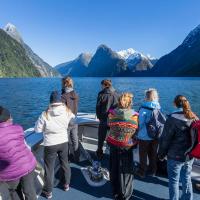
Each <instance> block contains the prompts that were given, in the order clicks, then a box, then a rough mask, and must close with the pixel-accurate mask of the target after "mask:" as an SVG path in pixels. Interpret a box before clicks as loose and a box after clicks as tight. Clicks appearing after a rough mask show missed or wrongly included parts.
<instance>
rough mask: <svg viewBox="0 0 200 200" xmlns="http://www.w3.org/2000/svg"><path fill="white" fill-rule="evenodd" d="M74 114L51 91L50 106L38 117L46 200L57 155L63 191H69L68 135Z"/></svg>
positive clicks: (49, 193)
mask: <svg viewBox="0 0 200 200" xmlns="http://www.w3.org/2000/svg"><path fill="white" fill-rule="evenodd" d="M74 118H75V116H74V114H73V113H72V112H71V111H70V110H69V109H68V108H67V107H66V106H65V105H64V104H63V103H62V102H61V96H60V95H59V93H58V92H57V91H53V92H52V93H51V96H50V105H49V107H48V109H47V110H46V111H44V112H43V113H42V114H41V116H40V117H39V119H38V121H37V122H36V125H35V132H42V133H43V137H44V170H45V174H44V182H45V185H44V189H43V193H44V195H45V196H46V198H48V199H50V198H52V189H53V179H54V165H55V160H56V157H57V155H58V157H59V160H60V164H61V167H62V169H63V171H64V178H65V184H64V185H63V189H64V190H65V191H68V190H69V184H70V177H71V170H70V166H69V163H68V134H67V129H68V125H69V123H73V119H74Z"/></svg>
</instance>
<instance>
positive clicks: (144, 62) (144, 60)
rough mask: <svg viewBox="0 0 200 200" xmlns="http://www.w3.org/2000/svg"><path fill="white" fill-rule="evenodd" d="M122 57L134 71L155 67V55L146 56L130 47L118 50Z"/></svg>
mask: <svg viewBox="0 0 200 200" xmlns="http://www.w3.org/2000/svg"><path fill="white" fill-rule="evenodd" d="M117 53H118V55H120V56H121V58H123V59H125V61H126V63H127V65H128V67H129V69H130V70H131V71H132V72H135V71H143V70H147V69H150V68H152V67H153V65H154V64H153V63H152V62H151V59H152V60H153V59H155V58H153V57H149V55H148V56H145V55H144V54H142V53H140V52H138V51H136V50H134V49H132V48H129V49H127V50H121V51H118V52H117Z"/></svg>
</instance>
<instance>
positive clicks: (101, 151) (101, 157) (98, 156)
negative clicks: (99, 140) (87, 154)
mask: <svg viewBox="0 0 200 200" xmlns="http://www.w3.org/2000/svg"><path fill="white" fill-rule="evenodd" d="M96 156H97V159H98V160H102V159H103V150H102V149H97V151H96Z"/></svg>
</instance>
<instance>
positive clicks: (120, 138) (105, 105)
mask: <svg viewBox="0 0 200 200" xmlns="http://www.w3.org/2000/svg"><path fill="white" fill-rule="evenodd" d="M101 86H102V90H101V91H100V92H99V94H98V97H97V103H96V115H97V118H98V119H99V122H100V123H99V129H98V148H97V151H96V156H97V158H98V159H99V160H102V159H103V156H104V154H103V146H104V142H105V141H106V142H107V144H108V145H109V147H110V155H109V156H110V159H109V165H110V181H111V185H112V192H113V198H114V199H115V200H128V199H130V197H131V195H132V191H133V175H134V173H133V171H134V170H133V169H134V168H133V149H134V148H136V147H137V145H138V144H139V164H140V165H139V168H138V170H137V171H136V172H135V174H136V175H137V176H139V177H140V178H144V177H145V176H146V175H151V176H154V175H155V174H156V171H157V160H158V159H160V160H163V159H164V158H165V157H167V169H168V177H169V196H170V200H178V199H179V178H180V179H181V182H182V190H183V194H182V195H183V199H185V200H192V199H193V192H192V183H191V171H192V164H193V161H194V159H192V158H188V157H187V156H186V155H185V152H186V150H187V149H188V147H189V145H190V144H189V141H190V140H189V134H188V132H189V127H190V125H191V123H192V122H193V121H194V120H197V119H198V117H197V116H196V115H195V114H194V113H193V112H192V110H191V108H190V104H189V101H188V100H187V99H186V97H184V96H182V95H178V96H176V97H175V99H174V101H173V103H174V106H175V111H174V112H173V113H171V114H170V115H169V117H168V118H167V120H166V122H165V125H164V130H163V132H162V135H161V137H160V139H159V140H157V139H152V138H151V137H149V134H148V130H147V127H146V123H147V122H148V121H149V120H150V118H151V113H152V110H154V109H158V110H160V109H161V106H160V104H159V97H158V92H157V91H156V89H151V88H150V89H148V90H147V91H146V92H145V98H144V102H143V103H142V104H141V107H140V109H139V112H136V111H134V110H133V94H131V93H128V92H125V93H122V94H119V93H118V92H117V91H116V90H115V89H114V88H113V86H112V82H111V80H107V79H106V80H102V82H101ZM78 101H79V97H78V95H77V93H76V92H75V91H74V87H73V80H72V78H71V77H65V78H63V79H62V91H61V95H60V93H59V92H58V91H53V92H52V93H51V95H50V102H49V106H48V108H47V109H46V110H45V111H44V112H42V114H41V115H40V117H39V119H38V120H37V122H36V124H35V132H38V133H40V132H42V133H43V144H44V171H45V174H44V183H45V184H44V188H43V194H44V195H45V196H46V198H47V199H51V198H52V190H53V180H54V165H55V161H56V158H57V156H58V158H59V161H60V165H61V168H62V170H63V175H64V176H63V190H64V191H68V190H69V186H70V177H71V171H70V164H69V152H70V154H72V157H73V158H74V160H75V161H77V160H78V157H79V146H78V126H77V124H76V115H77V111H78ZM0 134H1V140H0V182H4V183H5V184H7V186H8V189H9V192H10V196H11V199H12V200H18V199H23V198H25V199H26V200H36V199H37V197H36V191H35V186H34V169H35V167H36V164H37V162H36V159H35V157H34V155H33V154H32V152H31V150H30V148H29V147H28V145H27V144H26V142H25V139H24V132H23V128H22V127H21V126H19V125H15V124H13V122H12V117H11V114H10V112H9V111H8V109H6V108H4V107H1V106H0ZM69 149H70V151H69ZM22 193H23V194H22Z"/></svg>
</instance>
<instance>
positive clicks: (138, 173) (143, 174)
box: [135, 170, 145, 179]
mask: <svg viewBox="0 0 200 200" xmlns="http://www.w3.org/2000/svg"><path fill="white" fill-rule="evenodd" d="M135 175H136V176H138V177H139V178H142V179H143V178H145V173H144V172H141V171H140V170H137V171H136V172H135Z"/></svg>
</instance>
